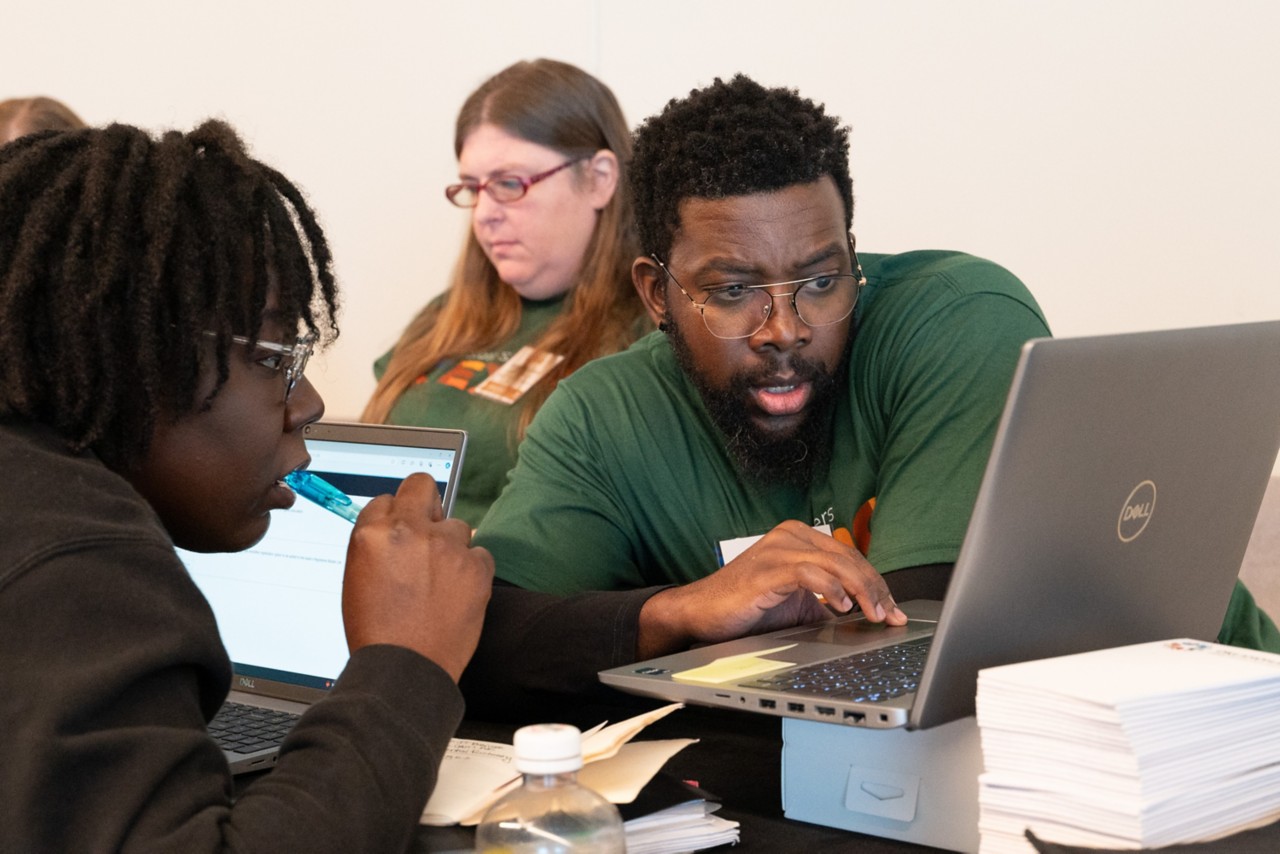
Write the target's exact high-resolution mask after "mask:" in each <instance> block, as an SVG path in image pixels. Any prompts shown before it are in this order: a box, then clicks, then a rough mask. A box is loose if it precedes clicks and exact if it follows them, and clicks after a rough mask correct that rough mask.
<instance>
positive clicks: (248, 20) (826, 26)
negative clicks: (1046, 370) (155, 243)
mask: <svg viewBox="0 0 1280 854" xmlns="http://www.w3.org/2000/svg"><path fill="white" fill-rule="evenodd" d="M0 27H2V28H3V31H4V33H5V35H6V37H7V38H6V39H5V41H6V44H5V46H4V48H3V50H0V87H3V89H2V90H0V97H9V96H15V95H28V94H36V93H47V94H51V95H54V96H56V97H60V98H63V99H64V100H66V101H67V102H68V103H69V104H70V105H71V106H72V107H73V108H74V109H76V110H77V111H79V112H80V113H81V114H82V115H83V116H84V117H85V118H86V119H87V120H89V121H91V122H105V121H108V120H112V119H121V120H125V121H129V122H131V123H135V124H141V125H144V126H149V127H155V128H161V127H169V126H178V127H187V126H189V125H191V124H192V123H194V122H196V121H198V120H199V119H200V118H202V117H204V116H206V115H221V116H224V117H225V118H227V119H229V120H230V121H231V122H232V123H234V124H235V125H237V126H238V127H239V128H240V129H241V131H242V132H243V133H244V134H245V135H246V136H247V137H248V138H249V139H250V141H251V143H252V145H253V147H254V150H255V153H256V154H257V155H258V156H259V157H261V158H263V159H265V160H268V161H269V162H271V163H272V164H274V165H276V166H278V167H279V168H281V170H282V171H284V172H285V173H286V174H288V175H290V176H291V177H292V178H294V179H295V180H297V181H298V182H299V183H301V184H302V185H303V186H304V187H305V188H306V189H307V190H308V191H309V193H310V196H311V198H312V201H313V203H314V204H315V205H316V207H317V208H318V209H319V211H320V213H321V216H322V219H323V221H324V223H325V224H326V226H327V228H328V231H329V234H330V237H331V239H332V242H333V245H334V251H335V253H336V257H337V264H338V271H339V273H340V275H341V278H342V281H343V284H344V286H345V293H346V303H345V304H346V309H345V314H344V316H343V338H342V340H341V341H340V342H339V344H338V345H337V346H336V347H335V348H334V349H333V350H331V351H330V352H329V354H328V355H327V358H325V359H323V360H321V361H320V362H319V363H318V364H317V366H316V368H315V369H314V370H313V371H311V372H309V375H310V376H311V377H312V379H313V381H315V382H316V384H317V385H318V386H319V388H320V390H321V391H322V392H323V393H324V394H325V396H326V398H327V399H328V401H329V414H330V416H331V417H335V418H350V417H354V416H355V415H356V414H357V413H358V412H359V410H360V407H361V406H362V405H363V402H364V400H365V398H366V396H367V395H368V393H369V391H370V390H371V389H372V378H371V374H370V372H369V364H370V362H371V361H372V360H373V359H374V358H375V357H376V356H377V355H378V354H379V353H381V352H382V351H383V350H384V349H385V348H386V347H387V346H389V345H390V343H391V342H392V341H393V340H394V337H395V335H396V334H397V333H398V331H399V330H400V328H401V327H402V326H403V324H404V322H405V321H406V319H407V317H408V316H409V315H410V314H411V313H412V312H413V311H414V310H415V309H416V308H417V307H418V306H420V305H421V304H423V303H424V302H425V301H426V300H427V299H428V298H429V297H430V296H431V295H433V294H435V293H437V292H438V291H439V289H440V288H441V287H442V284H443V281H444V277H445V276H446V274H447V272H448V270H449V267H450V265H451V264H452V262H453V259H454V255H455V253H456V249H457V245H458V242H459V239H460V235H461V233H462V232H463V230H464V229H465V228H466V215H465V214H464V213H460V212H458V211H456V210H454V209H452V208H451V207H450V206H449V205H448V204H447V203H446V202H445V200H444V198H443V196H442V193H441V188H442V187H443V185H444V184H445V183H447V182H448V181H449V180H450V179H451V178H452V177H453V176H454V175H455V171H454V163H453V155H452V122H453V118H454V115H455V113H456V110H457V108H458V106H459V104H460V103H461V101H462V99H463V98H464V97H465V95H466V93H467V92H468V91H469V90H470V89H472V88H473V87H474V86H475V85H476V84H477V83H478V82H479V81H480V80H481V79H483V78H484V77H485V76H487V75H488V74H490V73H492V72H493V71H496V70H498V69H499V68H501V67H503V66H505V65H506V64H508V63H510V62H512V61H514V60H516V59H519V58H526V57H534V56H553V57H556V58H560V59H565V60H568V61H571V62H575V63H577V64H579V65H582V66H583V67H585V68H587V69H588V70H591V71H593V72H595V73H597V74H598V75H599V76H600V77H601V78H602V79H604V80H605V81H606V82H607V83H609V84H610V85H611V86H612V87H613V88H614V90H615V91H616V92H617V94H618V96H619V98H620V100H621V102H622V105H623V108H624V110H625V111H626V113H627V116H628V118H629V119H630V120H631V121H632V122H633V123H634V122H638V121H639V120H640V119H642V118H643V117H645V116H647V115H649V114H651V113H652V112H654V111H656V110H658V109H659V108H660V107H661V106H662V104H663V103H664V102H665V101H666V100H667V99H668V98H670V97H673V96H677V95H680V94H683V93H684V92H686V91H687V90H688V89H689V88H691V87H693V86H696V85H700V84H704V83H707V82H710V80H711V79H712V78H713V77H715V76H717V75H719V76H728V75H731V74H733V73H734V72H736V71H746V72H748V73H750V74H752V75H753V76H755V77H757V79H759V80H761V81H762V82H765V83H769V84H775V85H794V86H798V87H799V88H800V89H801V91H802V92H803V93H804V94H806V95H809V96H811V97H813V98H815V99H818V100H822V101H825V102H826V103H827V104H828V106H829V108H830V109H831V111H832V112H834V113H836V114H837V115H839V116H840V117H841V118H842V119H844V120H845V121H846V122H848V123H849V124H851V125H852V127H853V135H852V140H853V169H854V179H855V192H856V194H857V197H858V210H857V215H856V219H855V225H856V227H857V230H858V235H859V246H860V247H865V248H866V249H867V250H869V251H897V250H903V249H910V248H951V249H964V250H968V251H971V252H975V253H978V254H982V255H985V256H987V257H990V258H992V259H995V260H997V261H999V262H1001V263H1003V264H1005V265H1006V266H1008V267H1009V268H1010V269H1012V270H1013V271H1014V272H1016V273H1017V274H1019V275H1020V276H1021V277H1022V278H1023V279H1024V280H1025V281H1026V282H1027V283H1028V284H1029V285H1030V286H1031V288H1032V290H1033V291H1034V292H1035V293H1036V294H1037V295H1038V296H1039V298H1040V299H1041V301H1042V303H1043V305H1044V307H1045V309H1046V311H1047V313H1048V315H1049V319H1050V323H1051V324H1052V326H1053V328H1054V330H1055V332H1056V333H1057V334H1059V335H1074V334H1087V333H1095V332H1107V331H1118V330H1131V329H1148V328H1161V327H1171V326H1185V325H1196V324H1201V323H1225V322H1233V321H1242V320H1254V319H1274V318H1280V287H1278V286H1277V278H1278V277H1277V272H1276V270H1277V256H1278V255H1280V252H1278V251H1277V250H1278V249H1280V246H1278V245H1277V244H1278V243H1280V241H1278V239H1277V235H1280V158H1278V157H1277V156H1276V153H1275V152H1276V141H1277V139H1280V91H1278V90H1280V53H1278V52H1277V51H1276V50H1275V45H1276V44H1280V4H1276V3H1274V2H1271V0H1229V2H1219V0H1056V2H1034V0H965V2H955V0H894V2H888V0H886V1H885V2H872V0H827V2H823V1H822V0H790V2H785V3H778V2H774V0H770V2H751V1H750V0H701V2H700V0H645V2H638V3H626V2H619V0H543V2H526V0H486V2H484V3H436V2H426V0H364V2H360V3H355V2H350V3H347V2H323V0H320V2H317V1H316V0H306V2H304V0H267V2H261V0H255V2H248V0H222V2H220V3H216V4H209V3H207V2H201V3H194V2H189V0H120V2H116V3H112V4H103V3H96V2H90V0H74V2H60V0H4V4H3V8H2V9H0Z"/></svg>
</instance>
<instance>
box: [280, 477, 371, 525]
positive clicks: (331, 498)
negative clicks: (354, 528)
mask: <svg viewBox="0 0 1280 854" xmlns="http://www.w3.org/2000/svg"><path fill="white" fill-rule="evenodd" d="M284 482H285V483H287V484H288V485H289V488H290V489H292V490H293V491H294V492H296V493H297V494H298V495H301V496H302V497H303V498H305V499H307V500H308V501H314V502H315V503H316V504H319V505H320V506H321V507H323V508H324V509H326V510H328V511H329V512H331V513H336V514H338V515H339V516H341V517H342V518H343V519H346V520H347V521H348V522H353V523H354V522H355V521H356V517H357V516H359V515H360V508H359V507H356V506H355V505H354V504H353V503H352V502H351V498H350V497H349V496H348V495H347V494H346V493H345V492H343V491H342V490H341V489H338V488H337V487H336V486H334V485H333V484H331V483H328V482H327V481H325V480H323V479H321V478H320V477H318V476H316V475H314V474H312V473H311V472H309V471H293V472H289V474H287V475H285V478H284Z"/></svg>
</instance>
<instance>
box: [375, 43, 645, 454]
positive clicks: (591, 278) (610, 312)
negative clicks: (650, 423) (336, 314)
mask: <svg viewBox="0 0 1280 854" xmlns="http://www.w3.org/2000/svg"><path fill="white" fill-rule="evenodd" d="M482 124H492V125H496V126H497V127H499V128H501V129H502V130H504V131H506V132H507V133H509V134H512V135H513V136H517V137H519V138H520V139H523V140H525V141H527V142H532V143H534V144H536V145H541V146H545V147H546V148H551V149H554V150H556V151H559V152H561V153H562V154H564V156H565V157H566V158H570V157H577V156H590V155H592V154H595V153H596V152H597V151H599V150H601V149H608V150H609V151H612V152H613V153H614V154H615V155H617V158H618V169H619V175H618V184H617V189H616V190H615V191H614V194H613V198H612V199H610V200H609V202H608V204H607V205H605V207H604V208H603V209H602V210H601V211H600V216H599V218H598V219H597V220H596V227H595V233H594V234H593V235H592V236H591V242H590V243H589V244H588V245H587V250H586V253H585V255H584V256H583V261H582V268H581V271H580V272H579V275H578V283H577V285H575V286H574V288H573V289H572V290H571V291H570V292H569V294H568V296H567V297H566V301H567V302H566V306H565V310H564V312H563V313H562V314H561V315H560V316H559V317H557V318H556V319H555V320H554V321H553V322H552V323H551V325H550V326H549V327H548V328H547V329H546V331H544V332H543V333H542V336H541V337H540V338H539V339H538V340H537V342H536V346H537V347H538V348H539V349H541V350H544V351H548V352H552V353H557V354H559V355H561V356H564V361H562V362H561V363H560V364H559V365H557V366H556V368H555V369H553V370H552V371H551V372H550V373H549V374H548V375H547V377H545V378H544V379H543V380H542V381H541V382H539V383H538V384H537V385H535V386H534V387H533V388H532V389H530V390H529V391H528V392H527V393H526V394H525V396H524V398H525V399H524V403H523V410H522V412H521V414H520V419H519V425H518V431H519V434H520V435H521V436H523V434H524V430H525V428H526V427H528V425H529V422H530V421H531V420H532V419H533V416H534V413H536V412H537V411H538V408H539V407H540V406H541V405H542V404H543V402H544V401H545V400H546V399H547V395H549V394H550V393H551V392H552V390H553V389H554V388H555V386H556V384H557V383H558V382H559V381H560V380H561V379H563V378H564V377H567V376H568V375H569V374H571V373H573V372H574V371H575V370H577V369H578V368H579V367H581V366H582V365H583V364H585V363H586V362H588V361H590V360H591V359H594V358H596V357H597V356H603V355H605V354H607V353H614V352H617V351H618V350H621V349H624V348H625V347H626V346H627V345H628V344H630V343H631V340H632V338H633V337H634V330H635V329H636V328H637V323H638V322H639V321H640V318H641V317H642V315H643V314H644V306H643V305H642V304H641V302H640V298H639V296H638V295H637V294H636V292H635V288H633V287H632V285H631V262H632V261H633V260H634V259H635V257H636V255H638V254H639V241H638V240H637V238H636V231H635V222H634V219H633V216H632V212H631V197H630V186H629V182H628V180H627V176H626V169H627V161H628V160H629V159H630V155H631V135H630V132H629V131H628V128H627V123H626V119H624V118H623V115H622V109H621V107H619V106H618V101H617V99H616V98H615V97H614V95H613V92H611V91H610V90H609V87H607V86H605V85H604V84H603V83H601V82H600V81H599V80H597V79H596V78H594V77H592V76H591V75H590V74H587V73H586V72H585V71H583V70H582V69H580V68H577V67H576V66H573V65H569V64H568V63H564V62H557V61H555V60H550V59H536V60H532V61H528V62H517V63H516V64H515V65H512V66H510V67H508V68H506V69H504V70H502V71H500V72H498V73H497V74H496V75H494V76H493V77H491V78H489V79H488V80H486V81H485V82H484V83H483V84H482V85H481V86H480V88H479V89H477V90H476V91H475V92H473V93H472V94H471V96H470V97H469V98H467V101H466V103H465V104H463V106H462V110H461V112H459V113H458V123H457V128H456V131H455V133H454V142H453V148H454V153H455V154H456V155H459V156H460V155H461V154H462V146H463V144H464V143H465V141H466V139H467V137H468V136H469V135H470V134H471V132H472V131H473V130H475V129H476V128H477V127H479V126H480V125H482ZM520 312H521V303H520V297H519V295H518V294H517V293H516V291H515V289H514V288H512V287H510V286H509V285H507V284H505V283H503V281H502V280H501V279H500V278H499V277H498V271H497V270H496V269H495V268H494V266H493V264H491V263H490V262H489V259H488V257H487V256H486V255H485V254H484V250H483V249H481V248H480V244H479V242H477V240H476V237H475V232H474V231H470V230H469V231H468V233H467V240H466V244H465V245H464V246H463V249H462V254H461V256H460V257H459V258H458V262H457V264H456V265H455V267H454V270H453V274H452V277H451V280H450V284H449V288H448V290H447V292H446V294H445V297H444V298H443V299H442V300H439V301H437V302H435V303H433V304H432V305H429V306H428V307H427V308H425V309H423V310H422V311H421V312H420V313H419V314H418V316H417V317H415V318H414V319H413V320H412V321H411V322H410V323H409V325H408V327H407V328H406V329H405V331H404V333H403V334H401V336H400V340H399V341H398V342H397V343H396V347H395V351H394V353H393V354H392V357H391V360H390V362H389V364H388V365H387V370H386V372H385V373H384V374H383V375H382V378H381V379H380V380H379V381H378V385H377V387H376V388H375V389H374V392H373V396H372V398H370V400H369V403H368V405H367V406H366V407H365V410H364V413H363V414H362V415H361V418H362V419H363V420H365V421H375V422H382V421H385V420H386V419H387V416H388V414H389V413H390V412H391V408H392V407H393V406H394V404H395V402H396V399H397V398H399V397H400V395H401V394H402V393H403V392H404V391H405V389H407V388H408V387H409V386H410V385H412V384H413V383H414V382H415V381H416V380H417V379H418V377H420V376H422V375H423V374H424V373H426V372H428V371H430V370H431V369H432V368H433V367H435V366H436V365H438V364H439V363H440V362H441V361H443V360H446V359H450V358H455V357H458V356H461V355H463V354H465V353H468V352H472V351H475V350H478V349H484V348H486V347H491V346H493V345H495V344H498V343H500V342H501V341H503V340H505V339H506V338H507V337H509V336H510V335H512V334H513V333H514V332H515V330H516V329H517V328H518V327H519V325H520Z"/></svg>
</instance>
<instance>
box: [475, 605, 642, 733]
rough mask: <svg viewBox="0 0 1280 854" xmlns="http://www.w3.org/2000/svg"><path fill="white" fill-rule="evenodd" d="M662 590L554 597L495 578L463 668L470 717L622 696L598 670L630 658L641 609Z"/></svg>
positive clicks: (509, 715)
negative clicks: (477, 642)
mask: <svg viewBox="0 0 1280 854" xmlns="http://www.w3.org/2000/svg"><path fill="white" fill-rule="evenodd" d="M662 589H664V588H663V587H646V588H641V589H638V590H618V591H613V590H605V591H592V592H587V593H578V594H575V595H572V596H557V595H555V594H551V593H539V592H535V591H532V590H526V589H525V588H522V587H516V586H514V585H511V584H507V583H506V582H503V581H500V580H499V581H495V582H494V588H493V596H492V598H491V599H490V600H489V608H488V611H487V612H486V614H485V623H484V631H483V632H482V633H481V635H480V645H479V647H478V648H477V649H476V654H475V656H473V657H472V659H471V663H470V664H469V665H468V666H467V669H466V672H465V673H463V675H462V681H461V688H462V693H463V696H464V697H465V698H466V702H467V716H468V717H469V718H477V719H495V718H496V719H500V720H507V721H510V720H513V715H514V716H519V717H526V716H527V717H529V719H534V718H536V717H538V716H539V715H545V714H546V713H548V712H550V711H552V710H555V709H563V708H564V706H565V704H566V703H568V702H597V703H623V702H627V698H626V696H625V695H622V694H620V693H619V692H617V691H614V690H613V689H611V688H606V687H605V686H603V685H602V684H601V683H600V680H599V678H598V677H597V675H596V674H597V673H598V672H599V671H601V670H604V669H606V668H609V667H616V666H618V665H621V664H627V663H629V662H632V661H635V659H636V635H637V633H638V631H639V620H640V609H641V608H642V607H643V606H644V603H645V601H646V600H648V598H649V597H650V596H652V595H653V594H655V593H657V592H658V591H659V590H662ZM630 702H635V701H634V700H631V701H630Z"/></svg>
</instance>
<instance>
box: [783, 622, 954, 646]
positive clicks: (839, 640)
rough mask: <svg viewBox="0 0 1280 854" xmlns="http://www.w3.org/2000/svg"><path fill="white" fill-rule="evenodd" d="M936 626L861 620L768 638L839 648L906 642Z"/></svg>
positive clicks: (804, 627) (812, 627)
mask: <svg viewBox="0 0 1280 854" xmlns="http://www.w3.org/2000/svg"><path fill="white" fill-rule="evenodd" d="M937 626H938V624H937V623H936V622H934V621H932V620H908V621H907V624H906V625H905V626H886V625H885V624H884V623H873V622H871V621H869V620H864V619H840V620H832V621H830V622H827V623H820V624H817V625H808V626H802V627H800V628H798V629H796V631H794V632H774V633H773V634H772V635H770V637H775V638H786V639H787V640H788V641H814V642H817V643H836V644H840V645H842V646H849V645H852V644H860V643H870V642H874V641H877V640H881V639H883V640H892V641H899V640H906V639H908V638H912V637H919V636H920V635H923V634H931V633H932V632H933V630H934V629H936V628H937Z"/></svg>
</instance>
